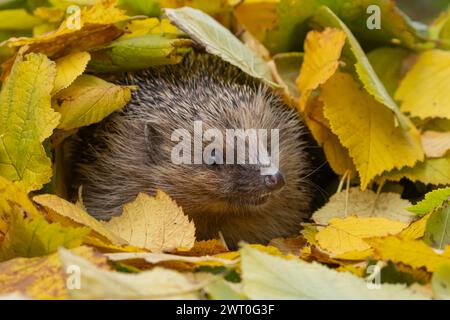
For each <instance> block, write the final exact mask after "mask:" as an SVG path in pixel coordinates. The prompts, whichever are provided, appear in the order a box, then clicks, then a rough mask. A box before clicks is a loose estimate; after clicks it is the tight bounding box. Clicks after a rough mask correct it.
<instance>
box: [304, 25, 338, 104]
mask: <svg viewBox="0 0 450 320" xmlns="http://www.w3.org/2000/svg"><path fill="white" fill-rule="evenodd" d="M344 44H345V33H344V32H343V31H341V30H339V29H331V28H326V29H325V30H324V31H322V32H318V31H310V32H309V33H308V35H307V36H306V40H305V44H304V46H305V55H304V58H303V63H302V67H301V71H300V76H299V77H298V79H297V82H296V83H297V88H298V90H299V91H300V94H301V96H300V100H299V108H300V110H301V111H304V109H305V105H306V102H307V101H308V98H309V96H310V94H311V92H312V91H313V90H314V89H317V88H318V87H319V85H321V84H324V83H325V82H326V81H327V80H328V79H329V78H330V77H331V76H332V75H333V74H334V73H335V72H336V70H337V69H338V67H339V58H340V56H341V52H342V48H343V47H344Z"/></svg>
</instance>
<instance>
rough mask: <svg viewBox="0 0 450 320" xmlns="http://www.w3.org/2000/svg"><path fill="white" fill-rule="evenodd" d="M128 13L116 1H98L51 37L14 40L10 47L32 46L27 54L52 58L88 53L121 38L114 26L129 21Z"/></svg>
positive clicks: (78, 12) (77, 14)
mask: <svg viewBox="0 0 450 320" xmlns="http://www.w3.org/2000/svg"><path fill="white" fill-rule="evenodd" d="M127 19H128V17H127V16H126V15H125V14H124V11H123V10H121V9H118V8H117V7H116V1H115V0H103V1H98V2H97V3H96V4H94V5H93V6H86V7H83V8H81V10H80V11H78V10H75V11H74V13H73V14H71V15H70V16H68V17H67V18H66V19H65V20H64V21H63V22H62V23H61V25H60V27H59V28H58V29H57V30H55V31H53V32H50V33H45V34H42V35H39V36H37V37H34V38H26V37H21V38H11V39H9V40H7V41H6V43H7V44H8V46H10V47H21V46H25V45H28V46H29V48H28V49H27V52H41V53H44V54H46V55H47V56H49V57H54V56H61V55H64V54H67V53H69V52H71V51H85V50H87V49H89V48H92V47H95V46H99V45H101V44H104V43H107V42H109V41H111V40H114V39H116V38H117V37H119V36H120V35H121V34H122V33H123V31H121V30H120V29H119V28H117V27H116V26H115V25H114V23H116V22H120V21H124V20H127Z"/></svg>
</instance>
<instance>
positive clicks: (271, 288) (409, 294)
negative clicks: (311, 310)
mask: <svg viewBox="0 0 450 320" xmlns="http://www.w3.org/2000/svg"><path fill="white" fill-rule="evenodd" d="M241 256H242V266H241V268H242V282H243V285H244V293H245V295H247V296H248V297H249V298H250V299H258V300H264V299H270V300H275V299H321V300H328V299H338V300H346V299H358V300H365V299H386V300H396V299H408V300H410V299H426V298H425V297H424V296H422V295H421V294H419V293H416V292H414V291H413V290H410V289H408V288H407V287H406V286H404V285H398V284H396V285H392V284H382V285H380V287H379V289H378V290H371V289H370V288H369V286H368V283H367V282H365V281H364V280H363V279H361V278H358V277H356V276H354V275H353V274H351V273H348V272H338V271H335V270H332V269H329V268H327V267H325V266H322V265H320V264H318V263H315V262H313V263H308V262H305V261H302V260H299V259H289V260H286V259H283V258H282V257H276V256H272V255H270V254H267V253H264V252H261V251H259V250H257V249H252V248H250V247H248V246H246V247H244V248H242V249H241Z"/></svg>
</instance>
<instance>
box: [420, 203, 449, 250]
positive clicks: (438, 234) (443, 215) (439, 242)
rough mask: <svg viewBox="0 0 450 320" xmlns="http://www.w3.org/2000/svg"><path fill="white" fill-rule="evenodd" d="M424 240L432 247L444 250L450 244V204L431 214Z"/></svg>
mask: <svg viewBox="0 0 450 320" xmlns="http://www.w3.org/2000/svg"><path fill="white" fill-rule="evenodd" d="M423 240H424V241H425V242H426V243H427V244H428V245H430V246H432V247H434V248H436V249H441V250H443V249H444V248H445V247H446V246H447V245H448V244H450V204H449V203H447V204H444V205H443V206H442V208H439V209H436V210H435V211H434V212H432V213H431V215H430V218H429V219H428V221H427V225H426V228H425V234H424V237H423Z"/></svg>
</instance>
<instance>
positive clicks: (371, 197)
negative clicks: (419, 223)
mask: <svg viewBox="0 0 450 320" xmlns="http://www.w3.org/2000/svg"><path fill="white" fill-rule="evenodd" d="M347 196H348V198H347ZM347 201H348V202H347ZM410 206H411V202H409V201H408V200H404V199H402V198H401V197H400V195H399V194H397V193H392V192H383V193H380V194H376V193H375V192H373V191H372V190H365V191H361V190H360V189H359V188H357V187H355V188H350V189H349V190H348V191H346V190H344V191H341V192H339V193H335V194H334V195H332V196H331V198H330V199H329V200H328V202H327V203H326V204H325V205H324V206H323V207H322V208H320V209H319V210H317V211H316V212H314V214H313V216H312V219H313V220H314V221H315V222H316V223H319V224H328V223H329V221H330V219H332V218H345V217H346V216H357V217H379V218H386V219H389V220H397V221H401V222H405V223H409V222H411V221H412V220H413V219H414V217H415V216H414V214H411V212H409V211H407V208H408V207H410Z"/></svg>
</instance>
